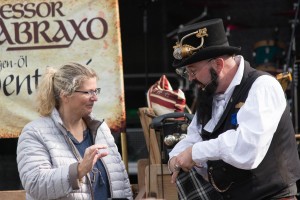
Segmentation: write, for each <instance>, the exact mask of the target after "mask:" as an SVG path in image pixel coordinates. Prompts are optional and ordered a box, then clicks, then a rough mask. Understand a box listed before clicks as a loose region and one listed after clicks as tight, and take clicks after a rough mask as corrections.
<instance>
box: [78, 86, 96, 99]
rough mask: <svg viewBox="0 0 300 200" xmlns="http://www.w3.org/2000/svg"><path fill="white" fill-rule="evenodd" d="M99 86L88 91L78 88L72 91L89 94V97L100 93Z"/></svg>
mask: <svg viewBox="0 0 300 200" xmlns="http://www.w3.org/2000/svg"><path fill="white" fill-rule="evenodd" d="M100 91H101V88H96V90H90V91H80V90H75V91H74V92H79V93H82V94H86V95H89V96H90V97H92V96H94V95H95V96H98V95H99V94H100Z"/></svg>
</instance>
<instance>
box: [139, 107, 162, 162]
mask: <svg viewBox="0 0 300 200" xmlns="http://www.w3.org/2000/svg"><path fill="white" fill-rule="evenodd" d="M138 114H139V117H140V121H141V125H142V128H143V132H144V137H145V141H146V145H147V149H148V151H149V150H150V162H151V163H152V164H160V163H161V155H160V154H161V153H160V148H159V145H158V142H157V141H158V140H157V137H156V134H155V130H153V129H151V128H150V127H149V125H150V124H151V122H152V117H151V116H154V112H153V110H152V109H151V108H147V107H143V108H139V112H138Z"/></svg>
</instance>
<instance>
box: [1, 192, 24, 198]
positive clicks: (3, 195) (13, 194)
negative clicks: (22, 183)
mask: <svg viewBox="0 0 300 200" xmlns="http://www.w3.org/2000/svg"><path fill="white" fill-rule="evenodd" d="M0 199H1V200H25V199H26V192H25V190H7V191H0Z"/></svg>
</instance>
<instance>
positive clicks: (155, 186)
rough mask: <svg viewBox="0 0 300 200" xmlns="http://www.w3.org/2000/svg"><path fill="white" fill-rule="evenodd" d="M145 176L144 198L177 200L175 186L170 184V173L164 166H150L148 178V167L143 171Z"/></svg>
mask: <svg viewBox="0 0 300 200" xmlns="http://www.w3.org/2000/svg"><path fill="white" fill-rule="evenodd" d="M145 175H146V196H149V197H155V198H163V199H166V200H178V193H177V188H176V185H175V184H172V183H171V173H170V172H169V169H168V167H167V165H166V164H163V165H162V168H161V165H160V164H151V165H150V176H149V166H147V167H146V169H145Z"/></svg>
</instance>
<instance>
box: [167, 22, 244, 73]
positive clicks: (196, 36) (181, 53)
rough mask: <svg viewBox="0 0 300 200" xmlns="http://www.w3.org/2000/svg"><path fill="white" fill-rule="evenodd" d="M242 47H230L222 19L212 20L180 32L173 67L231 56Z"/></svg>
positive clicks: (193, 25) (185, 28)
mask: <svg viewBox="0 0 300 200" xmlns="http://www.w3.org/2000/svg"><path fill="white" fill-rule="evenodd" d="M240 50H241V48H240V47H232V46H229V43H228V40H227V36H226V33H225V30H224V25H223V21H222V19H211V20H207V21H203V22H199V23H196V24H192V25H189V26H185V27H184V28H182V29H181V30H180V31H178V42H177V43H176V45H175V46H174V52H173V56H174V58H175V60H174V61H173V67H176V68H178V67H182V66H185V65H189V64H192V63H195V62H199V61H202V60H206V59H209V58H214V57H218V56H221V55H227V54H229V55H231V54H236V53H238V52H240Z"/></svg>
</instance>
